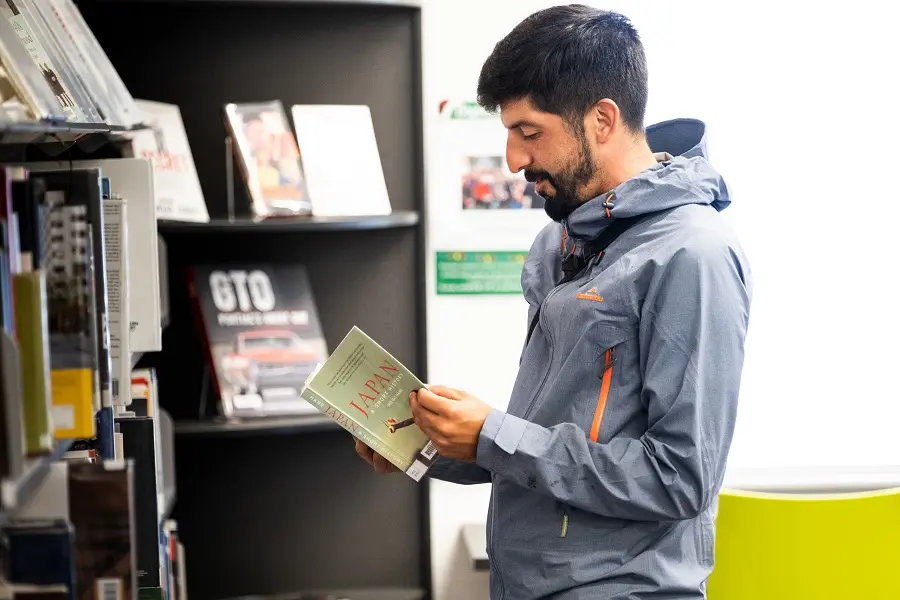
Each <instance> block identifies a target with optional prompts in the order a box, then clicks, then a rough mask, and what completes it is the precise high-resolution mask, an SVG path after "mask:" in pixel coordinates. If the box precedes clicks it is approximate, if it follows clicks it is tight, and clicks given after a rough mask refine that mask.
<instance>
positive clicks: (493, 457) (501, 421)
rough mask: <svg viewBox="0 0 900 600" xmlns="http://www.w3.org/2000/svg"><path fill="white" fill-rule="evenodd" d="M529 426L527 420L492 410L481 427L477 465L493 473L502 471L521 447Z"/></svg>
mask: <svg viewBox="0 0 900 600" xmlns="http://www.w3.org/2000/svg"><path fill="white" fill-rule="evenodd" d="M528 425H529V423H528V421H526V420H525V419H520V418H519V417H514V416H512V415H508V414H506V413H505V412H503V411H500V410H497V409H496V408H495V409H492V410H491V412H490V413H489V414H488V416H487V419H485V420H484V425H482V426H481V433H480V434H479V436H478V449H477V450H476V454H475V463H476V464H477V465H478V466H479V467H481V468H482V469H487V470H488V471H491V472H499V471H502V470H503V469H504V467H505V466H506V463H507V460H508V459H509V457H510V456H512V455H513V454H514V453H515V451H516V448H518V447H519V442H520V441H521V440H522V437H523V436H524V435H525V430H526V429H527V428H528Z"/></svg>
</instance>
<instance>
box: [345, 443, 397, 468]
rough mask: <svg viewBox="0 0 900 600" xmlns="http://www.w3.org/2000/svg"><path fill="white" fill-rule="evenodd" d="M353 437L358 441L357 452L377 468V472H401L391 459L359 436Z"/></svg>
mask: <svg viewBox="0 0 900 600" xmlns="http://www.w3.org/2000/svg"><path fill="white" fill-rule="evenodd" d="M353 439H354V441H355V442H356V453H357V454H359V455H360V457H362V459H363V460H364V461H366V462H367V463H369V465H371V466H372V468H373V469H375V472H376V473H381V474H387V473H399V472H400V469H398V468H397V467H395V466H394V464H393V463H392V462H391V461H389V460H388V459H386V458H385V457H383V456H382V455H380V454H378V453H377V452H375V451H374V450H372V449H371V448H369V447H368V446H367V445H365V444H364V443H363V442H362V441H360V440H359V438H353Z"/></svg>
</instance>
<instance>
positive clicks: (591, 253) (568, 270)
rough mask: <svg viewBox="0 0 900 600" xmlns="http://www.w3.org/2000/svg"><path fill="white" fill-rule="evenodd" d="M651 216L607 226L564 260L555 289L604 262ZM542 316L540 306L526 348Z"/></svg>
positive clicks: (639, 216) (614, 222)
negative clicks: (613, 247) (614, 245)
mask: <svg viewBox="0 0 900 600" xmlns="http://www.w3.org/2000/svg"><path fill="white" fill-rule="evenodd" d="M651 214H653V213H646V214H643V215H637V216H634V217H626V218H623V219H613V222H612V223H610V224H609V225H607V226H606V228H605V229H604V230H603V231H602V232H600V235H598V236H597V237H596V238H595V239H593V240H591V241H590V242H589V243H588V244H587V245H586V246H585V250H584V253H583V254H581V255H576V254H575V252H572V253H571V254H569V255H568V256H566V257H565V258H564V259H563V264H562V268H563V277H562V279H560V280H559V281H558V282H557V283H556V285H555V286H554V288H556V287H559V286H561V285H563V284H566V283H569V282H570V281H572V280H573V279H575V278H576V277H578V275H580V274H581V272H582V271H584V269H585V267H587V266H588V265H589V264H590V263H591V261H592V260H593V259H594V258H596V259H597V264H599V263H600V261H601V260H603V253H604V252H606V249H607V248H609V247H610V245H612V243H613V242H614V241H616V239H617V238H618V237H619V236H620V235H622V234H623V233H625V232H626V231H628V230H629V229H631V228H632V227H634V226H635V225H637V224H638V223H640V222H641V221H643V220H644V219H646V218H647V217H649V216H650V215H651ZM540 316H541V307H540V306H538V309H537V312H535V313H534V317H532V319H531V323H530V324H529V326H528V335H527V336H526V338H525V345H526V346H527V345H528V342H529V341H530V340H531V334H532V333H534V328H535V327H537V324H538V319H539V318H540Z"/></svg>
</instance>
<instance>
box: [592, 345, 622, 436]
mask: <svg viewBox="0 0 900 600" xmlns="http://www.w3.org/2000/svg"><path fill="white" fill-rule="evenodd" d="M616 348H617V346H612V347H610V348H607V349H606V350H605V351H604V353H603V367H602V371H601V375H600V391H599V392H598V394H597V406H596V407H595V408H594V418H593V419H592V420H591V429H590V434H589V438H590V440H591V441H592V442H596V441H597V440H598V439H600V427H601V425H602V424H603V415H604V413H605V412H606V403H607V402H608V401H609V392H610V389H612V382H613V373H614V369H615V353H616Z"/></svg>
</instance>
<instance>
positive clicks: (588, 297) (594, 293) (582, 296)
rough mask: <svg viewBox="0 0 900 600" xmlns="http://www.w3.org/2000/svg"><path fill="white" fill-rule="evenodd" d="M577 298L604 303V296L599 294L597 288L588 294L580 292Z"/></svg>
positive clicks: (593, 288) (576, 295)
mask: <svg viewBox="0 0 900 600" xmlns="http://www.w3.org/2000/svg"><path fill="white" fill-rule="evenodd" d="M575 297H576V298H579V299H581V300H593V301H594V302H603V296H600V295H598V294H597V288H595V287H592V288H591V289H589V290H588V291H586V292H578V293H577V294H575Z"/></svg>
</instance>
